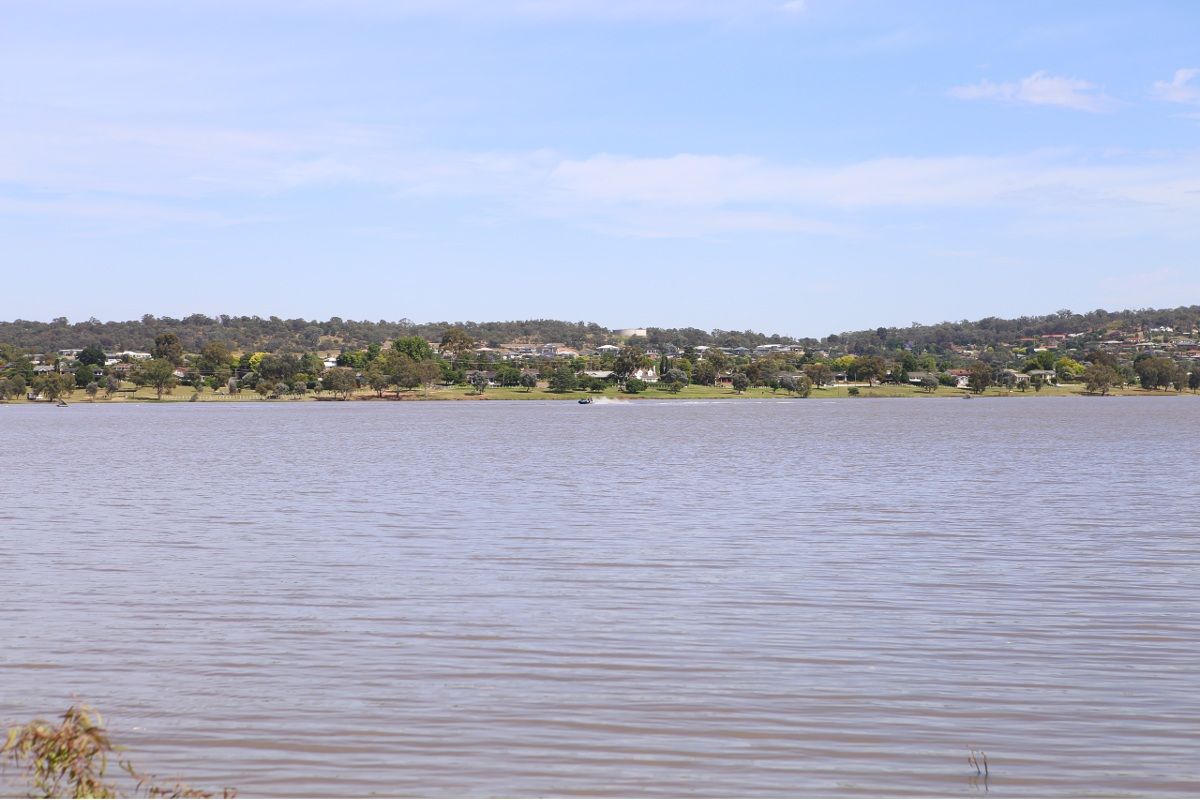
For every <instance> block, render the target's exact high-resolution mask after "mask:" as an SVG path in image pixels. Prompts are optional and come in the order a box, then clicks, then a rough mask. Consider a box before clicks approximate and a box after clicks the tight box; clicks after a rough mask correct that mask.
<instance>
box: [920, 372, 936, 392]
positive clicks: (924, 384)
mask: <svg viewBox="0 0 1200 800" xmlns="http://www.w3.org/2000/svg"><path fill="white" fill-rule="evenodd" d="M921 388H922V389H923V390H924V391H926V392H928V393H930V394H932V393H933V392H936V391H937V388H938V379H937V378H935V377H933V376H932V375H930V374H929V373H926V374H925V375H923V376H921Z"/></svg>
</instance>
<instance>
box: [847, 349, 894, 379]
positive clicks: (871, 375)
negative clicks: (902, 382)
mask: <svg viewBox="0 0 1200 800" xmlns="http://www.w3.org/2000/svg"><path fill="white" fill-rule="evenodd" d="M851 368H852V369H853V370H854V377H855V379H856V380H860V381H863V380H865V381H866V382H867V385H869V386H874V385H875V382H876V381H879V380H883V378H884V377H885V376H886V375H887V370H888V364H887V361H885V360H884V358H883V357H882V356H863V357H861V358H856V359H855V360H854V364H853V366H852V367H851Z"/></svg>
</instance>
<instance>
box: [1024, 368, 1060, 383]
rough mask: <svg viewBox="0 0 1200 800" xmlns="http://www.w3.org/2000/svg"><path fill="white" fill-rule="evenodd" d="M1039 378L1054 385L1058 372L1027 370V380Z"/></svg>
mask: <svg viewBox="0 0 1200 800" xmlns="http://www.w3.org/2000/svg"><path fill="white" fill-rule="evenodd" d="M1037 378H1041V379H1042V380H1043V381H1045V382H1046V383H1054V382H1055V381H1056V380H1058V372H1056V371H1055V370H1052V369H1031V370H1029V379H1030V380H1035V379H1037Z"/></svg>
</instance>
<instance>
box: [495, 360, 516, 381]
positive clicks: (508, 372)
mask: <svg viewBox="0 0 1200 800" xmlns="http://www.w3.org/2000/svg"><path fill="white" fill-rule="evenodd" d="M496 383H498V384H500V385H501V386H519V385H520V384H521V370H519V369H517V368H516V367H514V366H512V365H511V364H503V365H501V366H499V367H497V368H496Z"/></svg>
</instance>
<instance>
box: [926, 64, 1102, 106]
mask: <svg viewBox="0 0 1200 800" xmlns="http://www.w3.org/2000/svg"><path fill="white" fill-rule="evenodd" d="M950 95H951V97H957V98H959V99H960V100H996V101H999V102H1002V103H1013V104H1020V105H1032V106H1058V107H1060V108H1070V109H1073V110H1075V111H1089V112H1092V113H1102V112H1105V111H1111V110H1112V109H1113V108H1115V107H1116V101H1115V100H1114V99H1113V98H1111V97H1109V96H1108V95H1106V94H1104V93H1103V92H1101V91H1099V87H1097V86H1096V85H1095V84H1093V83H1089V82H1088V81H1085V80H1080V79H1079V78H1067V77H1063V76H1060V75H1050V74H1047V73H1046V72H1044V71H1038V72H1035V73H1033V74H1032V75H1030V76H1029V77H1027V78H1022V79H1021V80H1019V81H1016V82H1014V83H993V82H992V81H989V80H982V81H980V82H979V83H973V84H970V85H967V86H955V87H953V88H951V89H950Z"/></svg>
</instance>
